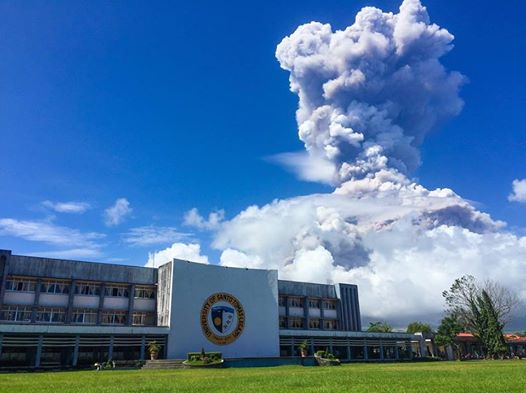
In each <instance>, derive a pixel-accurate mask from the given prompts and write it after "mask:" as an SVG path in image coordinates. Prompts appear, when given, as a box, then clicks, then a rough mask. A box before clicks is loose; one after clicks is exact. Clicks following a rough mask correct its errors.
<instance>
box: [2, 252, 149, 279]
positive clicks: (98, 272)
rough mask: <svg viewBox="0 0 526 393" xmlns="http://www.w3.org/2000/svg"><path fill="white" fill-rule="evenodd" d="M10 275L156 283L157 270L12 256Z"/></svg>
mask: <svg viewBox="0 0 526 393" xmlns="http://www.w3.org/2000/svg"><path fill="white" fill-rule="evenodd" d="M8 270H9V272H8V273H9V274H10V275H13V276H29V277H52V278H63V279H71V278H76V279H81V280H86V281H104V282H114V283H134V284H156V283H157V269H153V268H146V267H138V266H125V265H113V264H109V263H93V262H80V261H69V260H62V259H51V258H39V257H29V256H22V255H11V258H10V261H9V269H8Z"/></svg>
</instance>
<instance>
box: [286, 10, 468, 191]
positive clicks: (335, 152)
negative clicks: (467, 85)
mask: <svg viewBox="0 0 526 393" xmlns="http://www.w3.org/2000/svg"><path fill="white" fill-rule="evenodd" d="M452 41H453V36H452V35H451V34H450V33H449V32H448V31H447V30H445V29H442V28H440V27H438V26H437V25H435V24H430V22H429V16H428V14H427V11H426V9H425V8H424V7H423V6H422V5H421V4H420V2H419V1H417V0H408V1H404V3H403V4H402V6H401V7H400V13H398V14H392V13H384V12H382V11H381V10H379V9H377V8H372V7H366V8H364V9H362V10H361V11H360V12H359V13H358V15H357V16H356V21H355V23H354V24H353V25H352V26H350V27H348V28H346V29H345V30H343V31H335V32H333V30H332V28H331V26H330V25H329V24H321V23H318V22H311V23H309V24H306V25H303V26H300V27H299V28H298V29H297V30H296V31H295V32H294V33H293V34H292V35H291V36H289V37H286V38H284V39H283V41H282V42H281V43H280V44H279V45H278V48H277V50H276V56H277V58H278V61H279V63H280V64H281V67H282V68H283V69H285V70H287V71H289V72H290V88H291V91H293V92H294V93H296V94H298V96H299V109H298V111H297V115H296V117H297V121H298V127H299V137H300V139H301V140H302V141H303V142H304V144H305V147H306V149H307V152H308V154H309V155H310V156H311V157H312V158H313V159H318V160H319V159H323V160H325V161H327V162H329V163H330V164H331V165H332V167H333V173H332V179H331V181H332V183H334V184H340V183H342V182H345V181H348V180H351V181H352V180H356V179H363V178H370V177H374V175H375V173H377V172H379V171H381V170H390V171H399V172H402V173H404V174H405V173H407V172H409V171H411V170H413V169H415V168H416V167H417V165H418V164H419V163H420V158H419V152H418V145H419V144H420V143H421V142H422V141H423V139H424V136H425V135H426V133H428V132H429V131H430V130H431V129H433V127H435V126H436V125H438V124H440V123H441V122H442V121H444V120H446V119H448V118H449V117H451V116H454V115H456V114H458V113H459V112H460V110H461V108H462V104H463V103H462V100H461V99H460V98H459V96H458V91H459V87H460V85H461V84H462V82H463V79H464V78H463V76H462V75H461V74H459V73H458V72H448V71H447V70H446V69H445V68H444V66H443V65H442V64H441V63H440V61H439V59H440V57H441V56H443V55H444V54H445V53H447V52H448V51H449V50H450V49H451V48H452V44H451V42H452Z"/></svg>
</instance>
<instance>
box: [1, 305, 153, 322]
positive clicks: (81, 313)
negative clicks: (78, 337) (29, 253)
mask: <svg viewBox="0 0 526 393" xmlns="http://www.w3.org/2000/svg"><path fill="white" fill-rule="evenodd" d="M31 314H32V310H31V307H28V306H4V307H3V308H2V309H0V321H9V322H31ZM127 315H128V314H127V312H125V311H105V312H103V313H102V315H101V317H102V318H101V323H102V324H106V325H125V324H126V321H127ZM65 320H66V310H65V309H64V308H55V307H46V308H40V309H38V310H37V312H36V318H35V321H36V322H39V323H64V322H65ZM71 322H72V323H78V324H86V325H94V324H96V323H97V310H94V309H74V310H73V313H72V316H71ZM132 324H133V325H148V326H151V325H155V314H154V313H150V312H134V313H133V315H132Z"/></svg>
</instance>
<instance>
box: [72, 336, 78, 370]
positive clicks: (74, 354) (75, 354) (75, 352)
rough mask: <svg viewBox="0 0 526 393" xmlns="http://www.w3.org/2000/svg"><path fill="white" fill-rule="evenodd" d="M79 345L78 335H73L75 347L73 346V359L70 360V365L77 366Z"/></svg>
mask: <svg viewBox="0 0 526 393" xmlns="http://www.w3.org/2000/svg"><path fill="white" fill-rule="evenodd" d="M79 346H80V336H79V335H76V336H75V347H74V348H73V361H72V362H71V365H72V366H73V367H77V364H78V362H79Z"/></svg>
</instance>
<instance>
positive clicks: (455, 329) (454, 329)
mask: <svg viewBox="0 0 526 393" xmlns="http://www.w3.org/2000/svg"><path fill="white" fill-rule="evenodd" d="M464 330H465V329H464V326H463V325H462V323H461V322H460V320H459V318H458V316H457V315H456V314H450V315H447V316H446V317H444V318H443V319H442V321H440V325H439V326H438V329H437V333H436V335H435V343H436V344H437V345H443V346H445V347H447V346H450V347H451V348H452V349H453V351H454V353H455V357H456V358H457V359H458V358H459V357H460V354H459V347H458V344H457V343H456V340H455V339H456V337H457V335H458V334H459V333H460V332H462V331H464Z"/></svg>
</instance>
